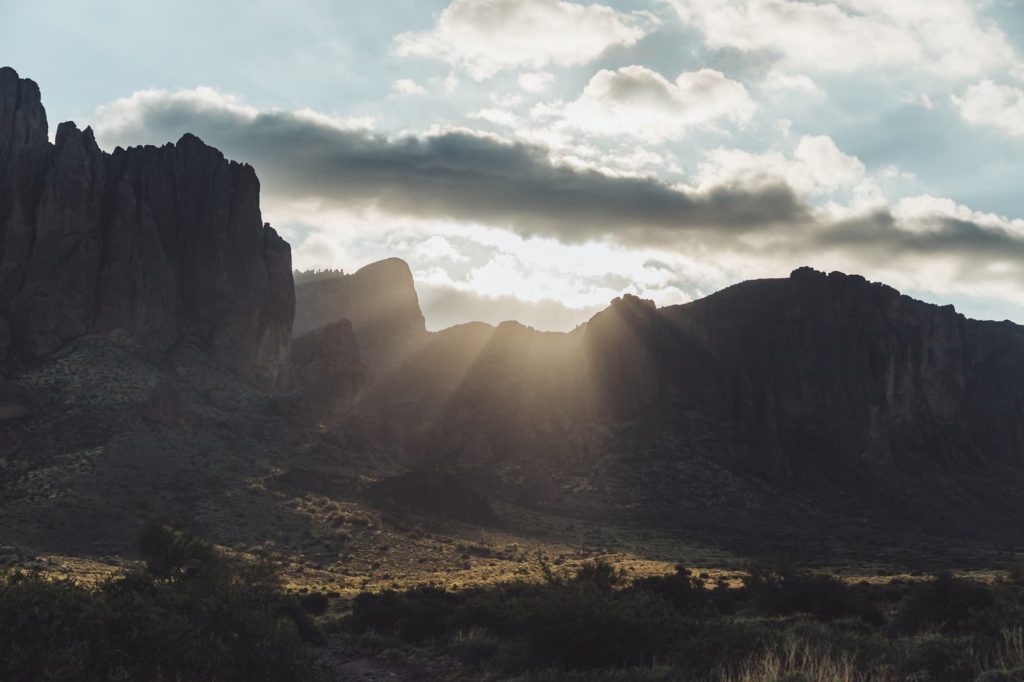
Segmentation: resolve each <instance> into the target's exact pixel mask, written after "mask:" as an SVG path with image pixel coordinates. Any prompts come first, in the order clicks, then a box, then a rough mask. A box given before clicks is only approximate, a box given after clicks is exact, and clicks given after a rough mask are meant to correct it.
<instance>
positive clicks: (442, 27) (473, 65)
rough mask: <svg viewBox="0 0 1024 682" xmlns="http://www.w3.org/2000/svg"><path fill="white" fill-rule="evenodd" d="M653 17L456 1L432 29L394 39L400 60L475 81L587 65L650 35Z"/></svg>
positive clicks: (565, 5) (575, 6)
mask: <svg viewBox="0 0 1024 682" xmlns="http://www.w3.org/2000/svg"><path fill="white" fill-rule="evenodd" d="M651 21H652V20H651V18H650V15H647V14H643V15H640V14H637V15H627V14H622V13H620V12H617V11H615V10H613V9H612V8H610V7H606V6H604V5H600V4H589V5H583V4H579V3H575V2H566V1H565V0H452V3H451V4H450V5H448V7H446V8H445V9H444V11H443V12H441V16H440V17H439V18H438V20H437V24H436V25H435V26H434V28H433V29H431V30H429V31H425V32H420V33H403V34H401V35H399V36H398V37H397V38H396V39H395V43H396V52H397V53H398V54H399V55H401V56H419V57H434V58H437V59H442V60H444V61H446V62H448V63H449V64H452V65H453V66H455V67H457V68H459V69H461V70H463V71H465V72H466V73H468V74H469V75H470V76H471V77H473V78H474V79H477V80H483V79H485V78H489V77H490V76H493V75H494V74H496V73H498V72H499V71H502V70H505V69H518V68H526V69H540V68H543V67H545V66H547V65H549V64H555V65H559V66H572V65H578V64H585V63H587V62H589V61H591V60H593V59H594V58H596V57H597V56H599V55H600V54H601V53H603V52H604V51H605V50H607V49H608V48H610V47H613V46H616V45H626V46H628V45H633V44H635V43H636V42H637V41H639V40H640V39H641V38H643V37H644V35H646V33H647V32H648V30H649V24H650V23H651Z"/></svg>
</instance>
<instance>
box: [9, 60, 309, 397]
mask: <svg viewBox="0 0 1024 682" xmlns="http://www.w3.org/2000/svg"><path fill="white" fill-rule="evenodd" d="M47 131H48V128H47V120H46V112H45V110H44V109H43V106H42V104H41V102H40V95H39V88H38V87H37V86H36V84H35V83H34V82H32V81H30V80H26V79H21V78H19V77H18V74H17V73H16V72H15V71H14V70H13V69H10V68H2V69H0V317H2V318H5V319H6V320H7V323H9V325H10V328H11V332H12V339H13V340H12V343H11V346H12V349H13V350H14V351H15V352H18V353H22V354H24V355H25V356H27V357H41V356H45V355H48V354H50V353H52V352H54V351H56V350H58V349H60V348H62V347H63V346H65V345H66V344H67V343H68V342H70V341H72V340H74V339H77V338H79V337H82V336H84V335H86V334H101V335H103V336H106V337H108V338H111V339H114V340H116V341H118V342H119V343H121V344H123V345H125V346H127V347H129V348H132V349H134V350H135V351H137V352H138V353H140V354H142V355H144V356H146V357H149V358H153V359H156V358H159V357H161V356H163V355H164V354H165V353H166V352H167V351H168V350H169V349H170V348H171V347H172V346H173V345H174V344H175V343H177V342H179V341H188V342H193V343H196V344H198V345H200V346H201V347H203V348H204V349H206V350H207V351H208V352H209V353H210V354H212V356H213V357H215V358H216V359H217V360H218V362H220V363H221V364H223V365H224V366H227V367H230V368H232V369H233V370H235V371H237V372H239V373H240V374H242V375H244V376H247V377H249V378H251V379H253V380H255V381H257V382H258V383H259V384H261V385H263V386H265V387H267V388H274V389H279V388H284V387H286V386H288V385H289V384H290V382H291V361H290V345H291V325H292V318H293V315H294V290H293V285H292V275H291V249H290V247H289V246H288V244H287V243H286V242H285V241H284V240H283V239H281V238H280V237H279V236H278V235H277V233H276V232H275V231H274V230H273V229H272V228H270V227H269V226H266V225H264V223H263V221H262V219H261V217H260V208H259V181H258V180H257V178H256V173H255V171H253V169H252V167H250V166H248V165H243V164H239V163H235V162H231V161H227V160H226V159H225V158H224V156H223V155H222V154H221V153H220V152H219V151H217V150H216V149H214V148H212V147H209V146H207V145H205V144H203V142H202V141H201V140H199V139H198V138H196V137H195V136H192V135H185V136H184V137H182V138H181V139H180V140H179V141H178V142H177V144H167V145H165V146H163V147H159V148H158V147H133V148H131V149H121V148H118V149H116V150H114V152H113V153H112V154H108V153H106V152H104V151H102V150H100V148H99V147H98V146H97V145H96V141H95V139H94V137H93V133H92V130H91V129H89V128H86V129H85V130H84V131H83V130H79V129H78V128H77V127H76V126H75V124H74V123H70V122H68V123H62V124H60V125H59V126H58V127H57V132H56V136H55V140H54V142H53V143H50V141H49V139H48V137H47V134H48V133H47Z"/></svg>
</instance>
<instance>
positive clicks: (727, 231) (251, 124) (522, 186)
mask: <svg viewBox="0 0 1024 682" xmlns="http://www.w3.org/2000/svg"><path fill="white" fill-rule="evenodd" d="M139 113H140V114H141V116H138V117H137V118H136V120H135V122H134V123H133V124H132V125H128V126H125V127H121V128H119V129H118V130H117V132H116V133H112V132H111V131H109V130H107V131H105V130H104V129H103V127H102V125H101V126H100V127H101V133H104V134H103V135H101V138H102V139H103V140H104V142H106V143H108V144H109V143H116V144H129V143H131V144H137V143H139V142H140V141H142V142H157V141H159V140H166V139H177V137H179V136H180V135H181V134H182V133H184V132H192V133H194V134H196V135H198V136H199V137H201V138H203V140H204V141H206V142H207V143H209V144H212V145H214V146H216V147H218V148H220V149H221V150H223V151H224V152H225V154H226V155H227V156H229V157H231V158H235V159H239V160H243V161H247V162H249V163H251V164H253V165H254V166H255V167H256V169H257V171H258V173H259V175H260V178H261V180H262V181H263V186H264V189H265V191H266V192H267V193H268V194H270V195H272V196H275V197H283V198H295V199H300V198H306V197H316V198H319V199H323V200H326V201H328V202H332V203H335V204H337V205H341V206H346V207H348V206H353V205H361V204H362V205H370V204H372V205H376V206H378V207H380V208H381V209H383V210H385V211H388V212H392V213H399V214H403V215H410V216H417V217H430V218H438V217H447V218H454V219H459V220H468V221H476V222H481V223H485V224H489V225H497V226H504V227H509V228H511V229H514V230H516V231H517V232H519V233H521V234H526V235H531V234H543V235H547V236H554V237H557V238H560V239H562V240H566V241H575V240H582V239H587V238H592V237H596V236H601V235H605V234H608V233H614V234H616V235H617V236H618V237H620V238H622V239H624V240H628V241H631V242H648V241H652V240H660V239H664V238H666V237H668V236H669V235H670V234H672V233H675V232H679V231H687V230H700V231H705V232H709V233H719V234H721V235H722V236H723V237H725V236H729V235H735V234H737V233H744V232H748V231H755V230H758V229H761V228H764V227H766V226H770V225H776V226H777V225H784V224H785V225H795V224H800V223H805V222H807V221H808V220H809V219H810V215H809V212H808V209H807V207H806V206H805V205H804V204H803V203H802V202H801V201H800V199H799V198H798V197H797V196H796V195H795V194H794V193H793V191H792V190H791V189H790V188H788V187H786V186H785V185H781V184H780V185H777V186H771V187H766V188H743V187H723V188H719V189H716V190H714V191H711V192H707V193H697V192H685V191H680V190H677V189H675V188H673V187H671V186H669V185H668V184H666V183H664V182H661V181H659V180H657V179H653V178H628V177H611V176H608V175H604V174H602V173H599V172H596V171H587V170H580V169H575V168H569V167H566V166H560V165H556V164H552V163H551V162H550V161H549V160H548V157H547V154H546V152H545V150H543V149H541V148H539V147H535V146H530V145H525V144H517V143H509V142H505V141H502V140H499V139H496V138H493V137H487V136H481V135H477V134H474V133H471V132H464V131H457V132H445V133H442V134H438V135H430V136H413V135H407V136H404V137H398V138H385V137H382V136H379V135H375V134H371V133H368V132H366V131H361V130H343V129H340V128H339V127H336V126H332V125H330V124H328V123H325V122H323V121H317V120H313V119H311V118H309V117H303V116H298V115H295V114H292V113H261V114H258V115H255V116H246V115H243V114H239V113H233V112H231V111H225V110H219V109H215V108H208V107H207V108H203V107H196V106H195V105H194V104H191V103H182V102H177V101H174V100H169V101H167V102H166V103H164V104H163V106H155V105H154V104H150V105H148V106H146V107H145V108H143V109H141V110H140V112H139ZM659 233H660V236H659Z"/></svg>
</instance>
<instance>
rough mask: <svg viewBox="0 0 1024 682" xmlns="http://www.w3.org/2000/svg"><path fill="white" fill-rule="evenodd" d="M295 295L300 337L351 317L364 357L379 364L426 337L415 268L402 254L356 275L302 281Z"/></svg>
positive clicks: (366, 268) (372, 363) (296, 332)
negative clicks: (414, 275) (413, 277)
mask: <svg viewBox="0 0 1024 682" xmlns="http://www.w3.org/2000/svg"><path fill="white" fill-rule="evenodd" d="M295 296H296V307H295V309H296V315H295V326H294V329H293V334H294V336H295V337H296V338H297V337H300V336H302V335H304V334H307V333H309V332H311V331H313V330H314V329H319V328H322V327H324V326H326V325H328V324H331V323H333V322H337V321H338V320H343V319H345V320H349V321H350V322H351V323H352V328H353V329H354V330H355V334H356V337H357V338H358V341H359V346H360V349H361V352H362V357H363V360H365V361H366V362H367V364H368V365H370V366H371V367H374V368H381V367H383V366H384V365H387V364H390V363H393V362H394V361H396V360H399V359H400V358H401V357H402V356H403V355H404V354H405V353H406V352H407V351H408V349H409V347H411V346H415V345H416V344H418V343H421V342H422V341H423V340H424V339H425V338H426V336H427V332H426V326H425V322H424V319H423V313H422V312H420V304H419V299H418V298H417V297H416V288H415V287H414V285H413V279H412V272H411V271H410V270H409V266H408V264H406V262H405V261H403V260H400V259H398V258H388V259H386V260H382V261H378V262H376V263H371V264H370V265H367V266H366V267H364V268H361V269H359V270H357V271H356V272H355V273H353V274H351V275H344V274H340V273H338V274H331V275H329V276H322V277H314V278H311V279H308V280H305V281H303V280H299V281H298V282H297V283H296V285H295Z"/></svg>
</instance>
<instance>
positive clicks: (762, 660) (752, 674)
mask: <svg viewBox="0 0 1024 682" xmlns="http://www.w3.org/2000/svg"><path fill="white" fill-rule="evenodd" d="M790 678H796V679H800V680H807V681H808V682H889V680H893V681H895V680H896V678H895V677H894V676H893V675H892V674H891V673H889V672H887V671H885V670H881V669H876V670H867V671H865V670H859V669H858V668H857V666H856V665H855V664H854V662H853V661H852V660H851V659H850V658H848V657H846V656H843V655H835V654H832V653H831V652H829V651H815V650H813V649H811V648H810V647H808V646H807V645H806V644H802V643H799V642H797V641H795V640H789V641H787V643H786V645H785V646H784V647H783V648H782V650H781V651H775V650H769V651H765V652H764V653H763V654H761V655H760V656H757V657H755V658H753V659H752V660H751V661H750V662H749V663H746V664H745V665H742V666H739V667H738V668H735V669H731V670H724V671H722V672H721V673H720V674H719V675H718V676H717V679H718V680H719V681H720V682H776V681H777V680H782V679H790Z"/></svg>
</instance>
